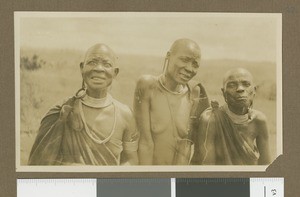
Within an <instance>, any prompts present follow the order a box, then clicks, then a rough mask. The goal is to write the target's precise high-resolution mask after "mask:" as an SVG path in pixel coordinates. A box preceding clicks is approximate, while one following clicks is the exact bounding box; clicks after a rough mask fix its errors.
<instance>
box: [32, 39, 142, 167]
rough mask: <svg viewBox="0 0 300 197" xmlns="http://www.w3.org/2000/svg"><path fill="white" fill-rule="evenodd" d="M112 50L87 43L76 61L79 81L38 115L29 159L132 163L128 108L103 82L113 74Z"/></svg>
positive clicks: (59, 162) (115, 70)
mask: <svg viewBox="0 0 300 197" xmlns="http://www.w3.org/2000/svg"><path fill="white" fill-rule="evenodd" d="M115 59H116V56H115V54H114V53H113V51H112V50H111V49H110V48H109V47H108V46H106V45H104V44H96V45H94V46H92V47H91V48H90V49H89V50H88V51H87V53H86V56H85V60H84V62H83V63H81V64H80V69H81V73H82V78H83V87H82V89H81V90H79V91H78V93H77V94H76V95H75V96H73V97H71V98H70V99H68V100H67V101H66V102H64V103H63V104H61V105H57V106H55V107H54V108H52V109H50V111H49V112H48V113H47V114H46V116H45V117H44V118H43V119H42V122H41V125H40V129H39V133H38V135H37V137H36V140H35V143H34V145H33V147H32V150H31V153H30V158H29V162H28V163H29V165H120V164H126V165H127V164H137V163H138V158H137V145H138V139H139V135H138V133H137V131H136V129H135V121H134V118H133V115H132V112H131V110H130V109H129V107H127V106H126V105H124V104H122V103H120V102H118V101H117V100H115V99H113V98H112V96H110V94H109V93H108V87H109V86H110V85H111V84H112V81H113V79H114V78H115V76H116V75H117V74H118V72H119V69H118V68H117V67H116V66H115Z"/></svg>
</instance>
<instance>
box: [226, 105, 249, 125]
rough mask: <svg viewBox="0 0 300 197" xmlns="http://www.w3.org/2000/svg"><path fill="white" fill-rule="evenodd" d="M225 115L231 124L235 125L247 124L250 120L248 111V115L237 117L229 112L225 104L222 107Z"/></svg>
mask: <svg viewBox="0 0 300 197" xmlns="http://www.w3.org/2000/svg"><path fill="white" fill-rule="evenodd" d="M223 108H224V110H225V112H226V114H227V115H228V116H229V118H230V119H231V120H232V122H234V123H235V124H245V123H247V122H249V121H250V120H251V116H250V113H249V111H248V113H246V114H244V115H237V114H235V113H233V112H232V111H230V109H229V107H228V105H227V104H225V105H224V106H223Z"/></svg>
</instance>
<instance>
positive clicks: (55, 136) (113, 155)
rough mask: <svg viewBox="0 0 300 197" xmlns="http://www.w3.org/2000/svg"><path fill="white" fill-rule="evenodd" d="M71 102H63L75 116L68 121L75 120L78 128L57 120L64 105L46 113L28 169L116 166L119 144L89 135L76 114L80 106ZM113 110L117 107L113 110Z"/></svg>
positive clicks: (118, 158) (90, 132)
mask: <svg viewBox="0 0 300 197" xmlns="http://www.w3.org/2000/svg"><path fill="white" fill-rule="evenodd" d="M75 100H76V99H75V98H74V97H73V98H71V99H69V101H67V102H68V103H72V104H71V105H72V107H73V109H74V110H73V113H74V115H75V116H72V117H77V118H79V119H77V120H75V123H76V122H77V123H79V124H78V125H79V126H78V125H77V127H74V125H72V124H70V120H68V119H66V120H64V119H61V118H60V117H61V111H62V108H63V106H64V105H60V106H55V107H53V108H52V109H50V111H49V112H48V113H47V114H46V115H45V117H44V118H43V119H42V121H41V125H40V128H39V132H38V135H37V137H36V140H35V143H34V145H33V147H32V150H31V153H30V157H29V161H28V164H29V165H119V164H120V153H121V152H122V142H118V143H116V142H114V141H115V140H114V139H105V137H103V138H101V136H99V135H97V136H96V135H93V131H92V130H89V131H88V128H86V124H83V123H84V122H83V118H82V114H80V110H78V109H79V108H80V107H82V106H80V104H81V103H80V101H79V100H78V99H77V102H74V101H75ZM78 101H79V102H78ZM115 108H117V107H116V106H115ZM75 109H76V110H75ZM115 113H117V110H116V111H115ZM80 125H81V126H80ZM112 132H114V131H112ZM110 136H111V135H110ZM110 136H109V137H110ZM96 138H98V139H96ZM95 139H96V140H95Z"/></svg>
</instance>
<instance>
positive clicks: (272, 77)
mask: <svg viewBox="0 0 300 197" xmlns="http://www.w3.org/2000/svg"><path fill="white" fill-rule="evenodd" d="M34 54H36V55H38V57H39V58H40V59H43V60H44V61H45V62H46V64H45V65H44V66H43V67H42V68H40V69H38V70H33V71H29V70H26V69H21V70H20V79H21V81H20V82H21V83H20V89H21V94H20V95H21V98H20V102H21V103H20V106H21V109H20V118H21V120H20V122H21V125H20V126H21V131H20V138H21V139H20V141H21V144H20V145H21V165H26V163H27V160H28V156H29V153H30V150H31V146H32V144H33V142H34V139H35V136H36V134H37V130H38V127H39V124H40V120H41V118H42V117H43V116H44V114H45V113H46V112H47V110H48V109H49V108H50V107H51V106H53V105H54V104H56V103H58V102H59V101H61V100H63V99H65V98H67V97H69V96H72V95H74V93H75V92H76V91H77V90H78V89H79V88H80V87H81V82H82V80H81V74H80V70H79V63H80V61H82V60H83V52H80V51H73V50H56V51H54V50H34V49H22V50H21V56H23V57H31V56H32V55H34ZM163 61H164V57H150V56H141V55H125V54H124V55H120V56H119V58H118V62H117V63H118V66H119V67H120V73H119V75H118V76H117V78H116V80H115V81H114V83H113V85H112V89H111V94H112V95H113V96H114V97H115V98H116V99H118V100H119V101H121V102H123V103H125V104H127V105H128V106H130V107H132V101H133V93H134V88H135V83H136V80H137V79H138V77H139V76H140V75H142V74H152V75H158V74H160V73H161V71H162V67H163ZM233 67H244V68H247V69H248V70H249V71H250V72H252V74H253V75H254V79H255V82H256V84H257V85H258V86H259V88H258V91H257V95H256V99H255V101H254V108H256V109H258V110H260V111H262V112H264V113H265V114H266V116H267V117H268V126H269V130H270V136H271V137H270V143H271V153H272V157H273V158H274V157H275V154H276V72H275V71H276V66H275V64H274V63H270V62H246V61H238V60H226V59H222V60H202V62H201V67H200V69H199V72H198V75H197V76H196V77H195V80H197V81H200V82H201V83H202V84H203V85H204V86H205V88H206V90H207V93H208V95H209V98H210V99H212V98H214V99H217V100H218V101H219V102H220V103H221V104H222V103H224V102H223V98H222V94H221V90H220V89H221V87H222V76H223V74H224V73H225V72H226V71H227V70H228V69H230V68H233Z"/></svg>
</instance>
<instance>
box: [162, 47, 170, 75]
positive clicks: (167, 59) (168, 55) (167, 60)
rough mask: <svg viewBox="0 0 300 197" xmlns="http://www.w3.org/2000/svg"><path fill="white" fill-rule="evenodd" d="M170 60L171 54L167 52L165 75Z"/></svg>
mask: <svg viewBox="0 0 300 197" xmlns="http://www.w3.org/2000/svg"><path fill="white" fill-rule="evenodd" d="M169 58H170V52H169V51H168V52H167V55H166V57H165V62H164V67H163V73H166V71H167V68H168V65H169Z"/></svg>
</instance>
